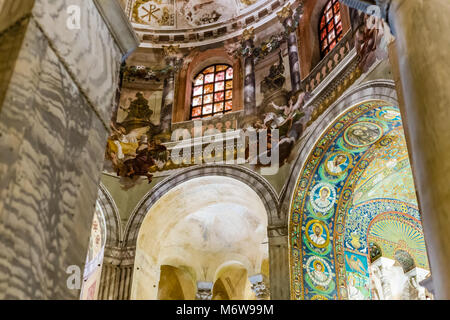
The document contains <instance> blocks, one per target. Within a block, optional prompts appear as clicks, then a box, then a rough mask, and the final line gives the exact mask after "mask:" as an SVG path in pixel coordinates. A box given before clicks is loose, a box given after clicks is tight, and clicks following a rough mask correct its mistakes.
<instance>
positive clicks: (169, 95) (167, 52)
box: [160, 46, 181, 134]
mask: <svg viewBox="0 0 450 320" xmlns="http://www.w3.org/2000/svg"><path fill="white" fill-rule="evenodd" d="M163 49H164V56H165V57H166V64H167V67H168V68H169V73H168V74H167V76H166V78H165V79H164V89H163V96H162V106H161V118H160V119H161V122H160V128H161V131H162V133H163V134H168V133H170V132H171V130H172V113H173V104H174V101H175V77H176V73H177V70H178V66H179V64H180V56H181V55H180V52H179V47H174V46H168V47H164V48H163Z"/></svg>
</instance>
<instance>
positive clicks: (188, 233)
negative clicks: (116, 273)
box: [132, 175, 269, 299]
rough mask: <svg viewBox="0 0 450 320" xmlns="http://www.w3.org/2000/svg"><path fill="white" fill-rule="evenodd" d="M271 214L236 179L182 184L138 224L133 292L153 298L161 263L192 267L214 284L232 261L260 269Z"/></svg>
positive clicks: (196, 277) (201, 179)
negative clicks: (224, 265)
mask: <svg viewBox="0 0 450 320" xmlns="http://www.w3.org/2000/svg"><path fill="white" fill-rule="evenodd" d="M267 216H268V215H267V212H266V209H265V207H264V204H263V202H262V201H261V198H260V197H259V196H258V195H257V194H256V192H255V191H254V190H253V189H252V188H251V187H249V186H248V185H247V184H244V183H243V182H241V181H239V180H237V179H233V178H229V177H220V176H211V175H210V176H203V177H199V178H196V179H192V180H188V181H186V182H184V183H181V184H178V185H177V186H175V187H174V188H172V189H170V191H169V192H167V193H166V194H165V195H164V196H162V197H161V198H160V199H159V200H158V201H157V202H156V203H155V204H154V205H153V206H152V207H151V208H150V210H149V211H148V213H147V215H146V217H145V219H144V221H143V223H142V226H141V227H140V230H139V235H138V241H137V244H136V254H135V265H134V271H135V272H134V276H133V281H132V297H133V298H135V299H141V298H145V299H153V298H155V293H156V288H157V284H158V277H159V275H158V272H159V266H160V265H170V266H172V267H176V268H183V269H186V270H187V269H190V270H192V271H193V279H194V281H196V282H197V283H213V282H214V280H215V279H214V278H215V274H216V271H217V270H218V268H220V267H221V266H223V264H224V263H226V262H229V261H239V262H240V264H241V265H242V266H244V269H245V270H247V271H248V273H249V274H250V275H255V274H259V273H260V272H261V267H262V261H263V260H264V259H266V258H267V257H268V254H269V253H268V245H267V244H268V243H267V220H268V217H267ZM232 279H233V277H232ZM241 280H242V279H241ZM244 283H246V282H245V281H244Z"/></svg>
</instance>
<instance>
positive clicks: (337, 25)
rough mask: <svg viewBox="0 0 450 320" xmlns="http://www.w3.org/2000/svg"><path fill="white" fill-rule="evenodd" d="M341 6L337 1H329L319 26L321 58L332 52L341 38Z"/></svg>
mask: <svg viewBox="0 0 450 320" xmlns="http://www.w3.org/2000/svg"><path fill="white" fill-rule="evenodd" d="M343 36H344V35H343V32H342V19H341V4H340V3H339V1H338V0H329V1H328V2H327V5H326V6H325V9H324V10H323V13H322V17H321V19H320V24H319V37H320V53H321V55H322V58H323V57H325V56H326V55H327V54H328V52H330V51H331V50H333V48H334V47H335V46H336V45H337V43H338V42H339V41H341V39H342V37H343Z"/></svg>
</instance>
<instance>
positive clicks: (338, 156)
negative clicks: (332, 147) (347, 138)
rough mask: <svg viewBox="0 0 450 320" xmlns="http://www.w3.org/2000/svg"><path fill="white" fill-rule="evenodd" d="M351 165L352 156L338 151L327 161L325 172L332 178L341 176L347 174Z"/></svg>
mask: <svg viewBox="0 0 450 320" xmlns="http://www.w3.org/2000/svg"><path fill="white" fill-rule="evenodd" d="M351 163H352V159H351V156H350V155H349V154H348V153H347V152H343V151H338V152H335V153H333V154H331V155H330V156H329V157H328V158H327V160H326V161H325V171H326V172H327V173H328V174H330V175H332V176H341V175H343V174H344V173H346V172H347V170H348V168H349V166H350V165H351Z"/></svg>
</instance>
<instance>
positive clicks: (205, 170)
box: [124, 165, 282, 248]
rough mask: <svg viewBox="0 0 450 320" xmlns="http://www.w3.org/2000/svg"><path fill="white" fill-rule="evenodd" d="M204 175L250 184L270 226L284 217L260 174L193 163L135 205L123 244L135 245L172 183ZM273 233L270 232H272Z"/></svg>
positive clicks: (272, 192)
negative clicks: (149, 214) (149, 215)
mask: <svg viewBox="0 0 450 320" xmlns="http://www.w3.org/2000/svg"><path fill="white" fill-rule="evenodd" d="M204 176H222V177H229V178H234V179H236V180H238V181H241V182H243V183H245V184H247V185H248V186H250V187H251V188H252V189H253V190H254V191H255V192H256V193H257V194H258V196H259V197H260V198H261V200H262V202H263V204H264V206H265V208H266V211H267V213H268V225H269V229H270V228H273V227H276V226H278V225H279V224H280V223H281V222H282V221H281V219H280V214H279V206H278V196H277V193H276V192H275V190H274V189H273V187H272V186H271V185H270V184H269V183H268V182H267V181H266V180H265V179H264V178H263V177H261V176H260V175H259V174H257V173H255V172H253V171H251V170H250V169H247V168H245V167H242V166H233V165H207V166H194V167H191V168H188V169H185V170H183V171H181V172H179V173H177V174H175V175H172V176H170V177H168V178H167V179H165V180H164V181H162V182H160V183H158V184H157V185H156V186H155V187H154V188H153V189H152V190H151V191H150V192H149V193H147V195H145V197H144V198H143V199H142V200H141V201H140V202H139V204H138V205H137V206H136V209H135V210H134V211H133V213H132V214H131V217H130V219H129V221H128V224H127V227H126V230H125V235H124V246H125V247H129V248H130V247H135V246H136V241H137V237H138V233H139V230H140V227H141V224H142V222H143V220H144V218H145V216H146V215H147V213H148V211H149V210H150V208H151V207H152V205H153V204H154V203H155V202H156V201H157V200H158V199H160V198H161V197H162V196H163V195H164V194H166V193H167V192H168V191H170V190H171V189H172V188H173V187H175V186H177V185H179V184H181V183H183V182H186V181H189V180H192V179H195V178H199V177H204ZM269 236H270V235H269Z"/></svg>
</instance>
